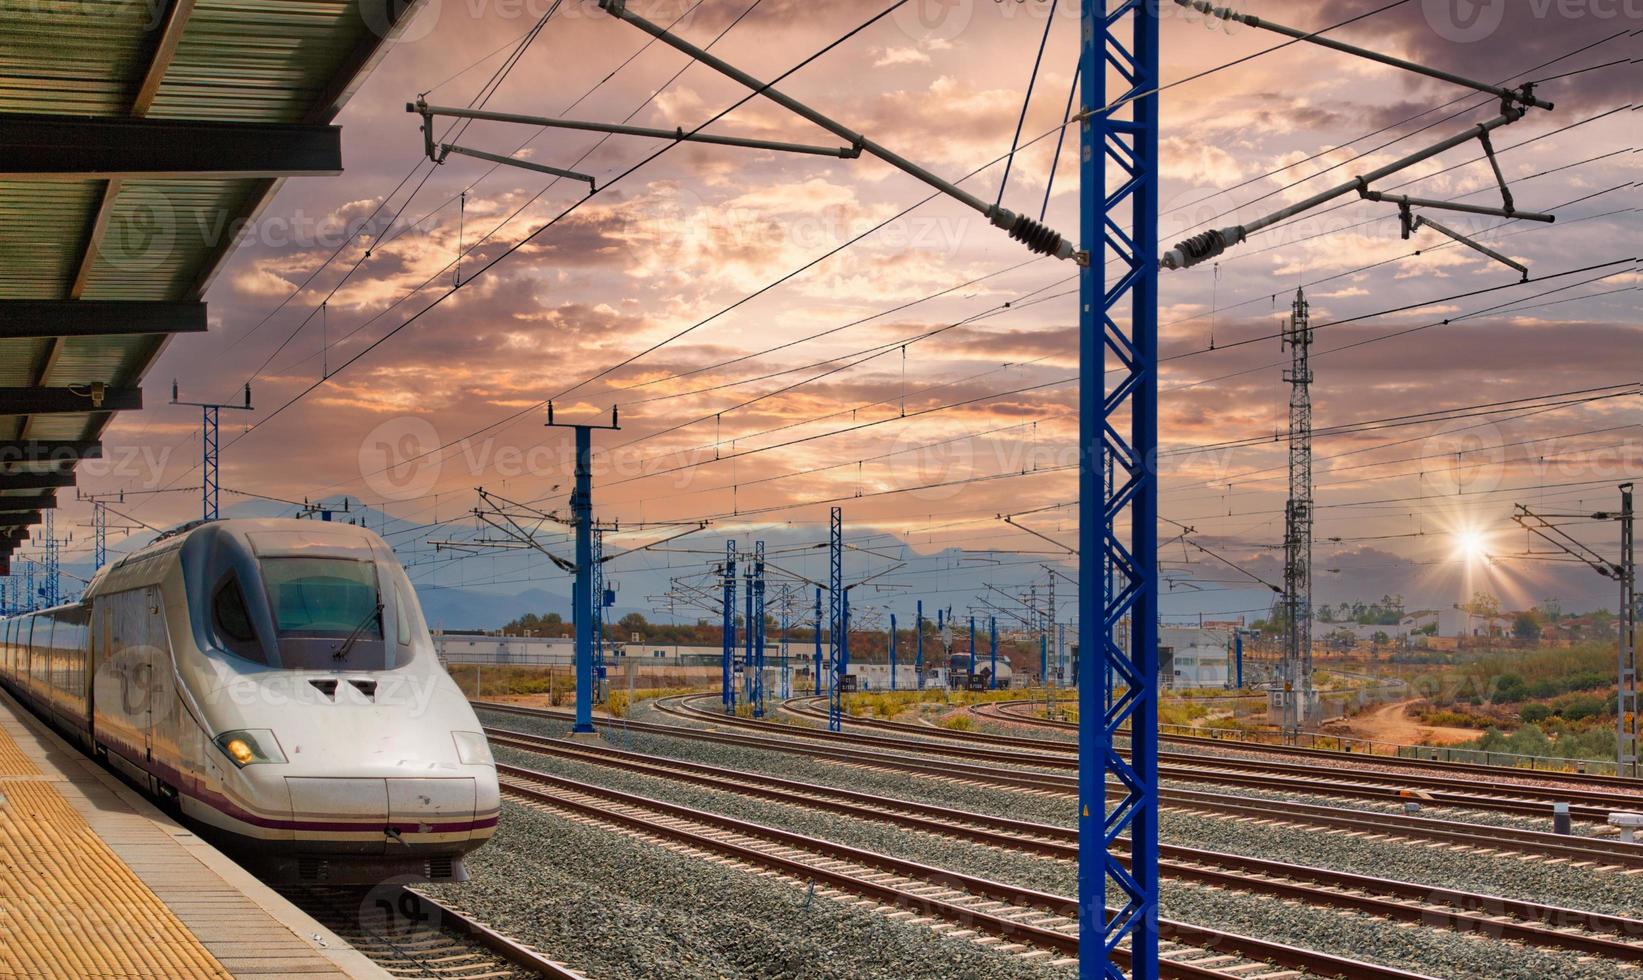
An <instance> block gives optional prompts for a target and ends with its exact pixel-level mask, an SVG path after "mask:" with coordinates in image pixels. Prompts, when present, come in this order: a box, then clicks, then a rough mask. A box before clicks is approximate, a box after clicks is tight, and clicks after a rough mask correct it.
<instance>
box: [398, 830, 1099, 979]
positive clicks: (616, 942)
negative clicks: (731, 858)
mask: <svg viewBox="0 0 1643 980" xmlns="http://www.w3.org/2000/svg"><path fill="white" fill-rule="evenodd" d="M468 863H469V868H470V870H471V871H472V873H473V880H472V881H470V882H467V883H465V884H462V885H438V886H430V887H429V888H428V891H429V892H430V894H433V895H435V896H437V897H439V898H440V899H442V900H446V901H450V902H452V903H454V904H456V905H457V906H459V907H460V908H462V909H464V910H466V911H468V912H470V913H472V914H474V915H475V916H477V917H479V918H480V919H481V920H483V921H485V922H486V923H488V924H489V925H491V926H492V927H493V928H496V929H498V930H500V931H502V932H503V933H505V934H507V935H510V936H513V937H514V938H517V939H519V940H521V941H523V942H527V943H530V944H532V945H534V946H537V947H538V948H540V949H541V950H542V951H543V952H544V953H546V954H547V955H549V956H551V957H553V958H555V959H558V960H561V961H564V962H568V963H569V964H570V965H571V966H572V967H573V968H575V969H577V970H579V971H581V972H583V973H586V974H588V975H589V976H591V977H594V978H597V980H654V978H658V977H668V978H678V980H719V978H730V977H737V978H740V977H794V978H804V980H810V978H832V977H837V978H869V980H881V978H882V980H907V978H913V977H976V978H980V977H987V978H998V980H1016V978H1040V980H1042V978H1048V980H1063V978H1065V980H1074V978H1076V977H1077V975H1078V974H1077V970H1076V969H1074V968H1056V967H1051V966H1048V965H1047V964H1044V963H1041V962H1033V961H1028V960H1023V959H1021V958H1020V957H1018V956H1015V955H1012V954H1010V953H1006V952H999V951H995V950H991V949H988V948H986V947H984V946H979V945H976V944H975V943H972V942H970V941H968V940H965V939H952V938H947V937H945V936H942V935H940V934H939V933H935V932H932V931H931V930H930V929H928V928H927V927H925V926H919V925H908V924H905V923H903V922H899V921H896V920H892V919H889V918H886V917H885V916H883V915H880V914H879V913H877V912H874V911H872V910H870V909H867V908H859V907H857V906H855V905H854V904H851V903H849V902H845V901H835V900H830V899H828V898H826V897H824V896H822V895H819V894H809V893H807V891H806V890H805V889H804V888H802V887H798V886H795V885H792V884H788V883H785V882H781V881H776V880H772V879H770V878H766V877H761V876H758V875H753V874H749V873H747V872H745V871H741V870H737V869H735V868H730V867H726V866H723V865H720V864H716V863H713V862H711V861H706V860H702V859H699V858H695V857H691V856H687V855H680V854H676V853H674V852H672V851H670V850H667V849H665V848H661V847H658V846H656V845H654V844H650V843H646V842H642V841H638V840H634V839H632V838H629V837H626V836H623V835H620V834H616V833H613V832H610V831H606V830H603V829H600V828H597V827H588V826H585V825H583V824H580V823H577V822H575V821H571V820H567V819H564V818H562V817H559V816H557V815H555V814H551V813H544V812H542V811H540V810H534V809H531V808H529V807H525V806H521V805H518V804H515V803H512V802H505V803H504V804H503V813H502V823H501V826H500V827H499V828H498V830H497V834H496V837H495V839H494V840H492V842H491V843H490V844H489V845H487V846H486V847H484V848H482V849H480V850H479V851H476V852H475V853H474V854H473V856H472V857H471V858H470V859H469V862H468Z"/></svg>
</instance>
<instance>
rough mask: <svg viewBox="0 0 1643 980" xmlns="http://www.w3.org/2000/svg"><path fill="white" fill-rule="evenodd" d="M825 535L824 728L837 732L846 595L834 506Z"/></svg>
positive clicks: (840, 523) (839, 516)
mask: <svg viewBox="0 0 1643 980" xmlns="http://www.w3.org/2000/svg"><path fill="white" fill-rule="evenodd" d="M827 528H828V536H827V588H828V593H827V599H828V632H829V636H828V652H829V657H828V667H829V670H828V673H829V674H830V675H831V676H830V677H829V678H828V682H827V691H828V697H827V729H828V731H833V732H836V731H840V730H842V729H843V727H844V717H843V711H842V709H843V703H842V695H843V688H844V667H845V657H846V656H847V654H846V653H845V646H844V643H845V640H844V633H845V629H846V625H845V612H844V603H845V600H846V597H847V596H848V595H849V593H847V592H845V590H844V511H843V510H842V509H840V508H838V507H834V508H833V509H832V511H831V513H830V514H829V515H828V523H827Z"/></svg>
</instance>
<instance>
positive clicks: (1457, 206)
mask: <svg viewBox="0 0 1643 980" xmlns="http://www.w3.org/2000/svg"><path fill="white" fill-rule="evenodd" d="M1358 196H1359V197H1361V198H1363V199H1364V200H1366V201H1375V202H1377V203H1385V204H1396V205H1397V206H1398V207H1400V208H1410V207H1414V208H1435V209H1437V210H1440V211H1460V212H1463V213H1465V214H1486V215H1489V216H1490V217H1493V218H1516V219H1518V220H1520V221H1540V222H1543V223H1545V224H1551V223H1552V222H1554V221H1556V220H1557V215H1555V214H1544V213H1542V212H1540V211H1518V210H1516V209H1514V208H1508V207H1493V206H1491V205H1488V204H1462V203H1460V202H1459V201H1439V200H1437V199H1435V198H1430V197H1410V196H1409V195H1407V194H1383V193H1381V192H1380V191H1372V190H1368V189H1367V188H1366V189H1364V190H1361V191H1359V192H1358Z"/></svg>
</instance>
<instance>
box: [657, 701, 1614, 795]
mask: <svg viewBox="0 0 1643 980" xmlns="http://www.w3.org/2000/svg"><path fill="white" fill-rule="evenodd" d="M691 700H692V697H691V696H684V697H680V698H674V699H663V700H662V701H658V702H657V708H658V710H661V711H664V712H672V713H675V714H683V715H685V716H687V717H693V718H695V719H697V720H700V721H703V722H707V723H710V724H720V725H731V726H736V727H743V728H756V729H761V730H766V731H769V730H773V728H774V726H772V725H771V723H769V722H763V721H754V720H751V719H745V718H738V717H731V716H728V715H722V714H714V713H712V712H708V711H703V710H701V709H698V708H695V707H694V706H692V705H691V704H689V702H690V701H691ZM674 704H677V706H678V707H677V708H676V709H675V708H674V707H673V705H674ZM853 721H855V722H865V723H871V722H874V721H878V719H866V720H863V719H853ZM883 724H895V723H894V722H884V723H883ZM909 727H910V726H909ZM778 730H780V731H783V732H785V733H787V734H790V735H796V736H799V737H802V738H810V739H819V740H827V741H837V740H840V739H844V740H851V741H858V742H861V743H864V744H868V745H876V746H882V747H885V748H895V749H902V750H910V751H917V752H923V753H925V754H928V755H944V756H956V757H960V758H969V759H981V760H986V761H992V762H1005V763H1014V764H1017V765H1028V766H1039V767H1043V768H1047V769H1064V770H1069V769H1070V770H1073V771H1076V770H1077V769H1078V760H1077V758H1076V757H1069V756H1048V755H1042V754H1033V755H1028V754H1025V753H1022V752H1011V751H1007V750H1003V749H989V748H983V747H977V748H968V747H966V746H963V745H957V744H953V743H951V742H930V741H928V738H929V737H930V736H935V737H937V738H940V737H942V736H941V734H940V733H939V732H936V731H929V732H926V731H923V730H919V729H913V732H914V733H915V734H917V735H919V736H921V737H920V738H919V739H917V740H913V739H909V738H898V737H893V736H888V735H868V734H860V733H843V732H823V731H818V730H816V729H811V728H799V727H796V726H786V727H783V728H780V729H778ZM1162 755H1167V756H1169V757H1173V758H1177V759H1190V761H1187V762H1181V761H1177V762H1174V763H1173V764H1170V765H1165V764H1162V763H1160V765H1159V767H1158V772H1159V775H1160V776H1161V777H1164V778H1171V779H1183V780H1198V781H1203V782H1213V783H1224V784H1229V785H1234V786H1246V787H1250V788H1256V789H1278V790H1290V791H1293V792H1297V793H1311V794H1314V795H1321V796H1340V797H1347V798H1356V799H1371V800H1383V801H1388V802H1406V801H1417V802H1421V803H1428V804H1431V805H1434V806H1453V807H1462V808H1468V809H1477V810H1492V811H1497V812H1501V813H1516V814H1525V815H1530V816H1546V815H1547V814H1548V812H1549V808H1550V805H1551V804H1553V803H1560V802H1568V803H1569V812H1570V815H1571V816H1574V817H1575V818H1577V819H1585V820H1591V821H1596V822H1602V821H1604V820H1606V819H1607V818H1608V816H1609V814H1610V813H1613V812H1615V811H1617V810H1626V809H1628V808H1630V807H1631V806H1633V805H1635V803H1636V801H1635V800H1633V799H1629V798H1625V797H1620V796H1616V795H1614V794H1608V793H1598V792H1593V791H1588V790H1552V789H1546V788H1540V787H1532V786H1517V785H1511V786H1506V787H1502V788H1501V789H1500V790H1499V791H1497V792H1485V791H1481V790H1479V789H1478V788H1477V787H1476V786H1475V785H1474V783H1475V781H1466V780H1449V779H1443V778H1441V777H1436V776H1416V775H1408V776H1405V775H1400V774H1397V773H1385V772H1369V771H1353V772H1351V773H1350V774H1343V773H1342V771H1341V770H1340V769H1337V768H1327V767H1321V766H1309V765H1306V764H1303V763H1281V762H1263V761H1257V760H1241V759H1239V760H1234V759H1220V758H1204V757H1200V756H1186V755H1183V754H1181V753H1173V754H1162ZM1508 793H1512V794H1516V795H1507V794H1508Z"/></svg>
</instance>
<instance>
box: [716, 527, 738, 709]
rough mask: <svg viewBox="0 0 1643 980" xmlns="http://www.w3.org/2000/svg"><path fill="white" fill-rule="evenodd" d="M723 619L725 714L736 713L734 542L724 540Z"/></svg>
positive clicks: (721, 632)
mask: <svg viewBox="0 0 1643 980" xmlns="http://www.w3.org/2000/svg"><path fill="white" fill-rule="evenodd" d="M724 573H725V577H724V601H723V603H722V605H723V606H724V621H723V623H722V624H721V626H720V634H721V636H722V637H723V639H724V668H723V684H722V687H721V690H720V692H719V698H720V700H721V701H723V702H724V707H725V714H727V715H732V714H735V713H736V670H735V659H734V658H735V656H736V542H734V541H726V542H725V568H724Z"/></svg>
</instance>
